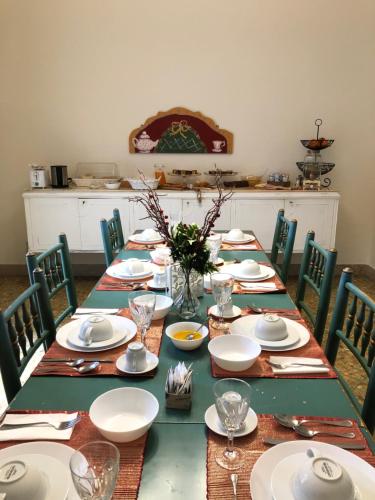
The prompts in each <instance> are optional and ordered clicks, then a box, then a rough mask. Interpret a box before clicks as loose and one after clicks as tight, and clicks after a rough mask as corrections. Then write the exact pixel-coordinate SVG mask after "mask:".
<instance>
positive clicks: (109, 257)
mask: <svg viewBox="0 0 375 500" xmlns="http://www.w3.org/2000/svg"><path fill="white" fill-rule="evenodd" d="M100 228H101V231H102V239H103V247H104V258H105V263H106V266H107V267H109V266H110V265H111V264H112V262H113V259H114V258H115V255H114V252H117V251H118V250H121V249H122V248H123V247H124V235H123V232H122V225H121V219H120V212H119V210H118V209H117V208H115V209H114V210H113V217H112V219H109V220H106V219H102V220H101V221H100Z"/></svg>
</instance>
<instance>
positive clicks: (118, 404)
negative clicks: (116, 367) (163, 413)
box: [89, 387, 159, 443]
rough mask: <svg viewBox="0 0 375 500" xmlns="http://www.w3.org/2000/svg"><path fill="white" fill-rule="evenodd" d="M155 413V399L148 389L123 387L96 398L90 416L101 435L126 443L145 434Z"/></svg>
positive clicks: (157, 407) (156, 405) (157, 404)
mask: <svg viewBox="0 0 375 500" xmlns="http://www.w3.org/2000/svg"><path fill="white" fill-rule="evenodd" d="M158 412H159V403H158V400H157V399H156V398H155V396H154V395H153V394H151V392H148V391H145V390H144V389H138V388H137V387H122V388H120V389H113V390H111V391H108V392H105V393H104V394H101V395H100V396H99V397H97V398H96V399H95V401H94V402H93V403H92V405H91V406H90V410H89V416H90V420H91V422H92V423H93V424H94V425H95V427H96V428H97V429H98V431H99V432H100V434H101V435H102V436H104V437H105V438H107V439H109V440H110V441H114V442H115V443H128V442H129V441H134V440H135V439H138V438H139V437H141V436H143V434H145V432H146V431H147V430H148V429H149V428H150V427H151V425H152V422H153V421H154V420H155V418H156V415H157V414H158Z"/></svg>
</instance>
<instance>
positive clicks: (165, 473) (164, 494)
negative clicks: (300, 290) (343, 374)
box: [12, 251, 357, 500]
mask: <svg viewBox="0 0 375 500" xmlns="http://www.w3.org/2000/svg"><path fill="white" fill-rule="evenodd" d="M148 256H149V253H148V252H146V251H144V252H141V251H126V252H125V251H124V252H122V253H121V254H120V256H119V257H120V258H125V257H127V258H129V257H139V258H146V257H148ZM221 256H222V257H224V258H225V260H233V259H236V258H241V259H244V258H253V259H255V260H257V261H267V260H268V259H267V256H266V254H265V253H264V252H258V251H251V252H244V251H239V252H232V251H226V252H222V253H221ZM233 303H234V304H235V305H238V306H245V305H246V304H249V303H253V304H255V305H257V306H267V307H275V308H294V307H295V306H294V304H293V301H292V300H291V298H290V297H289V295H288V294H254V295H233ZM212 304H213V299H212V296H211V295H205V296H204V297H203V298H202V299H201V310H200V315H201V317H202V318H203V317H204V314H205V311H206V309H207V306H209V305H212ZM127 305H128V302H127V292H110V291H105V292H97V291H95V289H94V290H93V291H92V292H91V293H90V294H89V296H88V297H87V299H86V301H85V302H84V304H83V306H84V307H127ZM175 321H178V318H177V316H176V315H175V314H173V313H171V314H169V315H168V317H167V318H166V325H168V324H170V323H173V322H175ZM181 360H183V361H186V362H191V361H192V362H194V377H193V404H192V408H191V411H188V412H185V411H177V410H168V409H166V408H165V404H164V403H165V399H164V383H165V378H166V374H167V370H168V368H169V366H171V365H172V364H175V363H176V362H177V361H181ZM214 382H215V379H214V378H213V377H212V376H211V370H210V359H209V355H208V351H207V342H205V343H204V344H203V345H202V347H201V348H200V349H198V350H197V351H191V352H184V351H178V350H177V349H176V348H175V347H174V346H173V344H172V343H171V342H170V341H169V340H168V339H167V338H166V337H164V338H163V341H162V345H161V351H160V362H159V367H158V370H157V373H156V376H155V377H154V378H141V377H140V378H136V377H134V378H130V377H129V378H127V377H100V376H96V377H85V378H83V377H82V378H79V377H31V378H30V379H29V380H28V381H27V383H26V384H25V385H24V387H23V388H22V389H21V391H20V392H19V394H18V396H17V398H16V399H15V401H14V402H13V404H12V408H15V409H25V408H29V409H46V410H47V409H55V410H61V409H65V410H78V409H80V410H88V409H89V407H90V404H91V403H92V401H93V400H94V399H95V398H96V397H97V396H98V395H99V394H101V393H103V392H105V391H108V390H110V389H113V388H117V387H125V386H137V387H142V388H144V389H147V390H148V391H150V392H152V393H153V394H154V395H155V396H156V397H157V398H158V400H159V403H160V411H159V414H158V416H157V418H156V423H155V424H154V425H153V427H152V429H151V432H150V436H149V439H148V443H147V448H146V456H145V464H144V470H143V475H142V481H141V488H140V493H139V498H140V500H151V499H152V500H154V499H159V498H160V499H163V500H167V499H169V498H173V499H176V498H181V499H194V500H200V499H202V500H203V499H204V498H205V495H206V493H205V484H206V464H205V457H206V438H205V435H206V434H205V433H206V430H205V425H204V412H205V410H206V408H207V407H208V406H209V405H210V404H212V403H213V396H212V385H213V383H214ZM248 382H250V384H251V386H252V387H253V389H254V393H253V401H252V407H253V408H254V410H255V411H256V412H257V413H275V412H284V413H293V414H297V415H298V414H301V415H326V416H340V417H354V418H356V417H357V415H356V413H355V411H354V409H353V407H352V406H351V404H350V402H349V400H348V399H347V397H346V395H345V394H344V392H343V390H342V388H341V386H340V384H339V383H338V381H337V380H332V379H315V380H314V379H267V378H263V379H248Z"/></svg>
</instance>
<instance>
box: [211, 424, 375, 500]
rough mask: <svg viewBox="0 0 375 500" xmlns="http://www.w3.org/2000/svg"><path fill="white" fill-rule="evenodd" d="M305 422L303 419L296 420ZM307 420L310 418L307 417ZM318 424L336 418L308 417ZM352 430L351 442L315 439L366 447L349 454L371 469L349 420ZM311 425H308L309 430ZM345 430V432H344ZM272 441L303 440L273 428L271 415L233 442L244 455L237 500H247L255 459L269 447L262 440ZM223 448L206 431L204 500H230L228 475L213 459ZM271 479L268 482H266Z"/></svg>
mask: <svg viewBox="0 0 375 500" xmlns="http://www.w3.org/2000/svg"><path fill="white" fill-rule="evenodd" d="M300 418H306V417H300ZM309 418H310V417H309ZM314 418H315V419H319V420H322V419H323V420H338V419H337V418H328V417H323V418H322V417H311V419H314ZM353 423H354V426H353V428H351V429H350V430H351V431H353V432H355V434H356V437H355V438H354V439H346V440H345V438H338V437H330V436H316V438H314V439H315V440H317V441H323V442H327V443H330V444H335V442H338V441H348V442H349V443H350V442H352V441H354V442H356V443H361V444H364V445H365V446H366V449H364V450H351V452H352V453H354V454H355V455H357V456H359V457H360V458H362V459H363V460H366V461H367V462H368V463H369V464H371V465H374V466H375V456H374V454H373V453H372V451H371V450H370V448H369V447H368V445H367V442H366V440H365V438H364V437H363V434H362V432H361V431H360V429H359V427H358V424H357V423H356V422H355V421H354V420H353ZM313 425H314V424H311V423H309V427H310V426H311V427H312V426H313ZM319 430H332V426H331V427H329V426H325V425H319ZM346 430H348V429H346ZM266 436H267V437H273V438H279V439H288V440H299V439H305V438H303V437H302V436H299V435H297V434H296V433H295V432H294V431H293V430H292V429H286V428H285V427H282V426H281V425H279V424H277V423H276V422H275V421H274V419H273V418H272V416H271V415H258V427H257V429H256V430H255V431H254V432H252V433H250V434H249V435H247V436H245V437H242V438H235V440H234V445H235V446H238V447H239V448H242V449H243V450H245V451H246V464H245V466H244V467H243V468H242V469H240V470H239V471H236V472H237V473H238V476H239V478H238V485H237V500H251V495H250V490H249V478H250V474H251V471H252V469H253V466H254V464H255V462H256V461H257V460H258V458H259V457H260V456H261V455H262V454H263V453H264V452H265V451H267V450H268V449H269V446H268V445H266V444H264V443H263V440H262V439H263V437H266ZM314 439H312V440H311V445H312V446H314ZM225 446H226V438H224V437H222V436H219V435H218V434H215V433H214V432H212V431H210V430H208V440H207V499H208V500H228V499H229V498H233V490H232V483H231V481H230V471H227V470H225V469H222V468H221V467H220V466H219V465H217V463H216V461H215V455H216V453H217V451H218V450H224V449H225ZM270 479H271V478H270Z"/></svg>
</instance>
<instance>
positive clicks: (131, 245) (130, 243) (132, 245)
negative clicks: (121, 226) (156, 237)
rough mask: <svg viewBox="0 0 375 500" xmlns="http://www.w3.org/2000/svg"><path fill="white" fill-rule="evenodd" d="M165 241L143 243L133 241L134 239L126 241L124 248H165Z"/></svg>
mask: <svg viewBox="0 0 375 500" xmlns="http://www.w3.org/2000/svg"><path fill="white" fill-rule="evenodd" d="M165 247H166V244H165V243H155V244H149V245H147V244H145V243H135V241H128V242H127V243H126V245H125V250H155V248H165Z"/></svg>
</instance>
